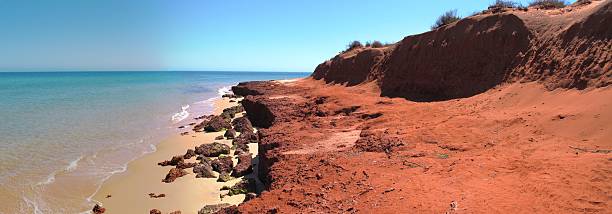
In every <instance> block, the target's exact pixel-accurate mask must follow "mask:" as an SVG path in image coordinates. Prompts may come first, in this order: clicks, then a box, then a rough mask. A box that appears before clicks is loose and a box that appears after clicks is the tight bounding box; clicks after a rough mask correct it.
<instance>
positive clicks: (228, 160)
mask: <svg viewBox="0 0 612 214" xmlns="http://www.w3.org/2000/svg"><path fill="white" fill-rule="evenodd" d="M211 165H212V168H213V169H214V170H215V171H217V172H219V173H224V172H225V173H230V172H231V171H232V168H233V166H234V162H233V161H232V157H229V156H225V157H219V158H217V159H216V160H213V161H212V164H211Z"/></svg>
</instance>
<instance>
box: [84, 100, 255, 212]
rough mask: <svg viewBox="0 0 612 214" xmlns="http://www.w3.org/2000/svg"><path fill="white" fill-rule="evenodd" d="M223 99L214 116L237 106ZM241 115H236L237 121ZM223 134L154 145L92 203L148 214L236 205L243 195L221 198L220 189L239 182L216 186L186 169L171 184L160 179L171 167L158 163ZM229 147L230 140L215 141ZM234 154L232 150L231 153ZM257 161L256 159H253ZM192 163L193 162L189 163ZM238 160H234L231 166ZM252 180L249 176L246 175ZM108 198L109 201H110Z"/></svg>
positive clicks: (193, 134)
mask: <svg viewBox="0 0 612 214" xmlns="http://www.w3.org/2000/svg"><path fill="white" fill-rule="evenodd" d="M229 101H230V99H229V98H222V99H219V100H217V101H216V102H215V104H214V106H215V107H214V112H213V113H214V114H215V115H218V114H220V113H221V112H222V111H223V109H225V108H228V107H231V106H235V105H237V102H229ZM239 116H240V114H238V115H237V117H239ZM219 135H223V132H222V131H221V132H193V131H191V130H189V134H188V135H184V136H181V135H180V134H176V135H175V136H172V137H170V138H168V139H166V140H164V141H162V142H161V143H159V144H158V145H157V150H156V151H155V152H153V153H150V154H147V155H145V156H143V157H141V158H139V159H136V160H134V161H132V162H131V163H129V164H128V168H127V171H125V172H124V173H120V174H116V175H114V176H112V177H111V178H110V179H108V180H107V181H106V182H105V183H104V184H103V185H102V187H101V188H100V189H99V191H98V192H97V193H96V194H95V195H94V197H93V200H94V202H98V203H99V204H100V205H101V206H103V207H104V208H106V212H107V213H148V212H149V211H150V210H151V209H158V210H161V211H162V212H163V213H170V212H174V211H181V212H182V213H197V211H198V210H200V209H201V208H202V207H203V206H205V205H212V204H219V203H229V204H239V203H241V202H242V201H243V200H244V197H245V195H243V194H240V195H234V196H231V197H229V196H225V197H223V198H221V197H220V195H222V194H226V193H227V191H226V190H225V191H221V190H220V189H221V188H222V187H223V186H232V185H233V184H235V183H236V182H238V181H240V179H233V180H231V181H228V182H217V179H216V178H196V176H195V174H193V173H192V171H191V169H186V171H187V172H189V174H188V175H186V176H183V177H180V178H177V179H176V180H175V181H174V182H172V183H164V182H162V179H163V178H164V176H165V175H166V174H167V173H168V170H170V169H171V168H172V167H171V166H166V167H162V166H159V165H157V163H159V162H161V161H164V160H169V159H170V158H171V157H172V156H175V155H182V154H185V151H186V150H187V149H193V148H194V147H196V146H199V145H201V144H205V143H212V142H213V141H215V140H214V138H215V137H217V136H219ZM216 142H220V143H224V144H226V145H229V146H230V147H231V146H232V142H231V140H227V139H225V140H216ZM249 149H250V151H251V153H253V156H255V155H256V154H257V145H256V144H250V145H249ZM232 153H233V150H232ZM254 160H256V159H254ZM188 161H189V162H194V161H195V158H192V159H191V160H188ZM236 162H237V160H236V158H234V164H236ZM247 176H251V175H247ZM150 193H154V194H156V195H159V194H165V197H160V198H153V197H150V196H149V194H150ZM109 196H110V197H109Z"/></svg>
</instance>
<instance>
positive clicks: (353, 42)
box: [346, 40, 363, 51]
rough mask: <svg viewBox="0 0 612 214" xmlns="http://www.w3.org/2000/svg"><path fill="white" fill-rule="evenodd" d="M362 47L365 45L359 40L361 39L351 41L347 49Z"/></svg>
mask: <svg viewBox="0 0 612 214" xmlns="http://www.w3.org/2000/svg"><path fill="white" fill-rule="evenodd" d="M360 47H363V45H362V44H361V42H359V41H357V40H355V41H352V42H351V43H349V44H348V45H347V48H346V50H347V51H349V50H353V49H355V48H360Z"/></svg>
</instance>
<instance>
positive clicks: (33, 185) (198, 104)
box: [0, 72, 308, 213]
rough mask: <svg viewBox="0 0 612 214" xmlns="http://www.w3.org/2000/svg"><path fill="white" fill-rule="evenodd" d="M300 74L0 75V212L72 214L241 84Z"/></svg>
mask: <svg viewBox="0 0 612 214" xmlns="http://www.w3.org/2000/svg"><path fill="white" fill-rule="evenodd" d="M307 75H308V74H306V73H263V72H258V73H254V72H61V73H60V72H41V73H0V110H1V111H0V121H1V123H0V195H1V196H2V197H0V213H79V212H83V211H86V210H89V209H90V208H91V206H92V204H91V201H89V197H90V196H91V195H92V194H93V193H95V191H96V190H97V188H98V187H99V186H100V185H101V183H102V182H103V181H104V180H105V179H107V178H108V177H110V175H112V174H113V173H118V172H122V171H124V170H125V167H126V165H127V163H128V162H129V161H130V160H133V159H135V158H137V157H139V156H141V155H142V154H144V153H146V152H152V151H154V150H155V145H156V144H157V142H159V141H160V140H161V139H162V138H164V137H166V136H168V135H169V134H172V133H176V132H178V131H179V130H178V129H177V128H176V127H177V126H180V125H184V124H186V123H188V122H190V121H191V118H193V117H196V116H199V115H202V114H205V113H208V112H210V111H211V110H212V101H213V100H214V98H216V97H218V96H219V94H222V93H225V92H226V91H228V90H229V87H227V86H230V85H233V84H236V83H237V82H240V81H248V80H269V79H289V78H298V77H304V76H307Z"/></svg>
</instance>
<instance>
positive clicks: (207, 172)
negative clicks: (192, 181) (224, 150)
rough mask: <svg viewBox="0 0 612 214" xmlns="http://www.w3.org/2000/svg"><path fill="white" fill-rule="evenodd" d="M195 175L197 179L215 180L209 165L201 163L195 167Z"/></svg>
mask: <svg viewBox="0 0 612 214" xmlns="http://www.w3.org/2000/svg"><path fill="white" fill-rule="evenodd" d="M193 173H195V174H196V178H215V177H216V176H215V173H213V168H212V166H210V164H208V163H200V164H198V165H196V166H194V167H193Z"/></svg>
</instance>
